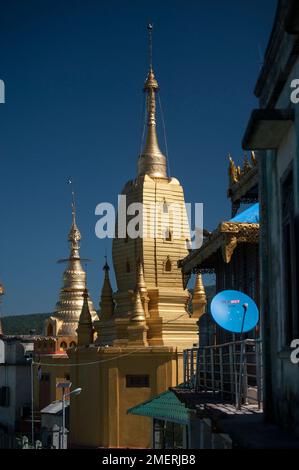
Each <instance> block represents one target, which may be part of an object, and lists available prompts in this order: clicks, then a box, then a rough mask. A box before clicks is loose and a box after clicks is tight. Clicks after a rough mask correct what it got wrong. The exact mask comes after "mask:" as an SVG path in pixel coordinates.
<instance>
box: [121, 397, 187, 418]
mask: <svg viewBox="0 0 299 470" xmlns="http://www.w3.org/2000/svg"><path fill="white" fill-rule="evenodd" d="M127 413H129V414H133V415H139V416H148V417H151V418H157V419H165V420H168V421H175V422H179V423H180V424H187V423H188V421H189V412H188V409H187V408H186V407H185V405H184V404H183V403H181V402H180V400H179V399H178V398H177V397H176V395H175V394H174V393H173V392H172V391H170V390H168V391H167V392H164V393H161V394H160V395H158V396H156V397H154V398H152V399H151V400H148V401H145V402H144V403H140V405H137V406H134V407H133V408H130V409H129V410H128V411H127Z"/></svg>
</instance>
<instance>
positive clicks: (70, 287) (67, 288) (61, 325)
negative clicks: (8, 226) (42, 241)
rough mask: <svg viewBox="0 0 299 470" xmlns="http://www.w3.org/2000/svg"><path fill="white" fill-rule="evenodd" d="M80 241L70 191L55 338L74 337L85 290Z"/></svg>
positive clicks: (94, 315)
mask: <svg viewBox="0 0 299 470" xmlns="http://www.w3.org/2000/svg"><path fill="white" fill-rule="evenodd" d="M80 240H81V234H80V231H79V229H78V226H77V222H76V204H75V197H74V191H72V225H71V229H70V232H69V235H68V241H69V243H70V256H69V258H67V259H64V260H61V262H67V268H66V270H65V271H64V273H63V286H62V288H61V290H60V295H59V300H58V302H57V304H56V309H55V312H54V315H53V317H54V318H55V319H57V320H58V325H57V330H56V331H57V333H56V335H57V336H73V335H76V329H77V326H78V320H79V318H80V314H81V311H82V306H83V294H84V292H85V289H86V273H85V271H84V269H83V268H82V265H81V259H80V244H79V243H80ZM88 303H89V310H90V313H91V316H92V318H96V311H95V309H94V307H93V304H92V301H91V300H90V299H89V300H88ZM53 317H52V318H53Z"/></svg>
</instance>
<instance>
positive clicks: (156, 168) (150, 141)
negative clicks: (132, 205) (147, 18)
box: [138, 24, 167, 178]
mask: <svg viewBox="0 0 299 470" xmlns="http://www.w3.org/2000/svg"><path fill="white" fill-rule="evenodd" d="M147 29H148V38H149V56H150V60H149V72H148V75H147V78H146V81H145V84H144V88H143V91H144V92H145V93H146V109H147V136H146V141H145V146H144V149H143V151H142V153H141V155H140V156H139V159H138V176H141V175H149V176H153V177H156V178H167V170H166V158H165V156H164V155H163V153H162V152H161V150H160V147H159V144H158V137H157V131H156V93H157V92H158V90H159V85H158V82H157V80H156V78H155V75H154V71H153V65H152V29H153V26H152V25H151V24H149V25H148V27H147Z"/></svg>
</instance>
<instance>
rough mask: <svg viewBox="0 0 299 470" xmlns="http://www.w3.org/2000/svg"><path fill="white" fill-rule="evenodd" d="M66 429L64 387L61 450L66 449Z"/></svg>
mask: <svg viewBox="0 0 299 470" xmlns="http://www.w3.org/2000/svg"><path fill="white" fill-rule="evenodd" d="M64 428H65V400H64V387H63V388H62V429H61V433H60V449H64Z"/></svg>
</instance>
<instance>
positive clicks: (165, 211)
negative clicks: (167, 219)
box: [163, 199, 168, 214]
mask: <svg viewBox="0 0 299 470" xmlns="http://www.w3.org/2000/svg"><path fill="white" fill-rule="evenodd" d="M163 212H164V214H168V204H167V202H166V201H165V199H164V203H163Z"/></svg>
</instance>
